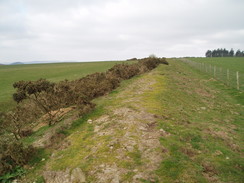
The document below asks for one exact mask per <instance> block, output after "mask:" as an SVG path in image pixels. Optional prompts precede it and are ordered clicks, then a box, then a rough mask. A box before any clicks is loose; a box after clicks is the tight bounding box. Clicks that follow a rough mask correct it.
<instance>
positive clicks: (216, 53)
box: [205, 48, 244, 57]
mask: <svg viewBox="0 0 244 183" xmlns="http://www.w3.org/2000/svg"><path fill="white" fill-rule="evenodd" d="M205 56H206V57H244V51H241V50H240V49H238V50H237V51H236V52H235V51H234V50H233V49H232V48H231V50H230V51H229V50H227V49H225V48H218V49H215V50H208V51H207V52H206V53H205Z"/></svg>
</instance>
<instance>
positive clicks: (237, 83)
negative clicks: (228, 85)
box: [236, 71, 240, 90]
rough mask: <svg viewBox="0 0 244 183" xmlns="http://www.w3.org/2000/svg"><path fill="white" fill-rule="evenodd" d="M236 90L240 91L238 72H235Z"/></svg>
mask: <svg viewBox="0 0 244 183" xmlns="http://www.w3.org/2000/svg"><path fill="white" fill-rule="evenodd" d="M236 88H237V90H239V89H240V84H239V72H238V71H236Z"/></svg>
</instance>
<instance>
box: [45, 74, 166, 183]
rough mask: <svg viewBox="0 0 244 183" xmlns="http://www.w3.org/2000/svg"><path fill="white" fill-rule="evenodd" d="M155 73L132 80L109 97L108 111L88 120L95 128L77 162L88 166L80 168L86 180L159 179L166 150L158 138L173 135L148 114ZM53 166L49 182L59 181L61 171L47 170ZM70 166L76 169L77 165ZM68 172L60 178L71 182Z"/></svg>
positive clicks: (46, 174)
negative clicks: (146, 100) (148, 96)
mask: <svg viewBox="0 0 244 183" xmlns="http://www.w3.org/2000/svg"><path fill="white" fill-rule="evenodd" d="M155 74H156V71H152V72H151V73H148V74H146V76H143V77H140V78H139V79H136V80H135V81H133V82H132V83H131V84H129V85H128V87H127V88H126V89H125V90H123V91H121V92H119V93H118V94H117V95H116V96H111V97H108V98H107V99H106V100H111V105H107V106H106V108H105V111H106V114H104V115H101V116H99V117H98V118H96V119H93V120H91V119H90V120H88V121H87V123H88V125H91V126H92V127H93V133H92V135H91V136H89V137H88V138H87V139H86V141H89V143H87V144H86V145H85V146H83V147H80V148H83V149H81V150H82V153H81V154H80V159H79V160H78V161H80V163H79V164H77V165H78V166H79V165H80V164H83V165H86V167H84V168H83V169H82V168H81V169H82V171H85V175H86V181H87V182H98V183H109V182H112V183H119V182H135V183H136V182H142V181H150V182H155V181H156V180H157V179H158V178H157V175H156V174H155V170H156V169H157V168H158V167H159V164H160V162H161V161H162V158H163V152H165V151H166V149H165V148H163V147H162V145H160V142H159V138H160V137H163V136H164V137H167V136H169V135H170V134H169V133H167V132H166V131H164V130H163V129H160V128H158V125H157V116H156V115H154V114H152V113H149V112H148V110H149V109H147V107H146V106H144V105H143V103H144V101H143V96H144V95H145V94H146V93H147V92H150V91H152V90H153V89H154V85H155V83H156V82H157V81H156V80H155V78H154V77H153V75H155ZM81 133H82V132H81ZM79 134H80V132H77V133H75V134H73V135H71V137H69V140H70V142H71V144H72V145H71V146H70V147H69V148H77V146H76V145H75V143H74V140H72V139H76V138H77V136H79ZM81 143H82V142H81ZM57 154H58V153H57ZM75 156H77V154H76V155H75ZM53 158H54V159H56V163H54V164H57V163H58V162H57V159H60V158H61V159H65V157H63V155H55V154H54V155H53ZM61 161H62V160H61ZM61 163H62V162H61ZM52 166H53V164H52V163H51V165H50V164H49V166H47V171H46V172H45V173H44V178H45V180H46V182H60V181H58V179H59V180H60V178H61V177H62V173H60V171H58V172H56V173H57V176H56V175H55V171H50V170H48V169H50V167H52ZM71 167H73V168H77V167H74V164H73V165H71ZM66 168H69V167H66ZM65 172H67V169H66V170H65V171H64V172H63V179H62V178H61V181H63V182H64V181H65V180H67V177H68V179H69V181H72V180H73V179H72V173H70V174H69V175H70V176H67V173H65ZM55 177H56V179H55ZM57 178H58V179H57Z"/></svg>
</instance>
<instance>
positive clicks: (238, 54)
mask: <svg viewBox="0 0 244 183" xmlns="http://www.w3.org/2000/svg"><path fill="white" fill-rule="evenodd" d="M235 56H236V57H241V56H242V53H241V50H239V49H238V50H237V51H236V54H235Z"/></svg>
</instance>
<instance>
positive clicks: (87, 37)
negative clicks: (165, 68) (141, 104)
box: [0, 0, 244, 62]
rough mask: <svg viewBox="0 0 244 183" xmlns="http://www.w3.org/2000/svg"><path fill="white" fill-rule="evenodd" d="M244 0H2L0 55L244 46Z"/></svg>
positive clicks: (78, 55)
mask: <svg viewBox="0 0 244 183" xmlns="http://www.w3.org/2000/svg"><path fill="white" fill-rule="evenodd" d="M243 7H244V1H241V0H151V1H147V0H89V1H87V0H59V1H58V0H52V1H49V0H42V1H39V0H0V16H1V17H4V18H1V19H0V62H4V61H5V62H10V61H11V62H12V61H18V60H27V61H29V60H42V59H43V60H78V61H82V60H83V61H85V60H110V59H126V58H129V57H144V56H148V55H149V54H151V53H155V54H156V55H158V56H167V57H171V56H186V55H192V56H204V53H205V51H206V50H207V49H210V48H215V47H226V48H234V49H238V48H240V49H243V47H244V40H243V38H244V35H243V30H244V22H243V21H242V17H243V16H244V13H243Z"/></svg>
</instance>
